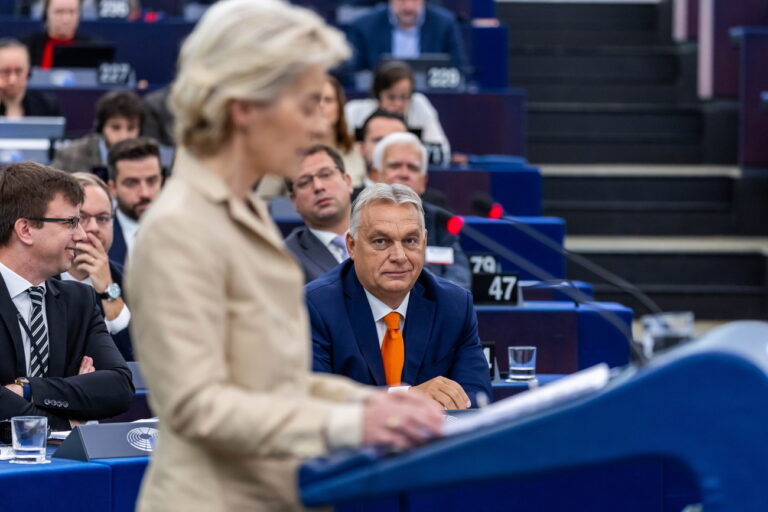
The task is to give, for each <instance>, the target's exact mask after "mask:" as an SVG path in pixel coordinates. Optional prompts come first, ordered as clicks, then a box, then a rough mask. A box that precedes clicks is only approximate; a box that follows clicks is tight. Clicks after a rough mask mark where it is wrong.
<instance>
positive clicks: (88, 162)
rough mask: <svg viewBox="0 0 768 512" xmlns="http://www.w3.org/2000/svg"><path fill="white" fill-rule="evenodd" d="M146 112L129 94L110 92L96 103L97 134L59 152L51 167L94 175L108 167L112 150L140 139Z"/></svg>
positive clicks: (75, 141)
mask: <svg viewBox="0 0 768 512" xmlns="http://www.w3.org/2000/svg"><path fill="white" fill-rule="evenodd" d="M143 119H144V110H143V109H142V107H141V100H140V99H139V97H138V96H137V95H136V94H135V93H133V92H130V91H111V92H108V93H107V94H105V95H104V96H102V97H101V98H99V101H98V102H97V103H96V132H95V133H91V134H88V135H86V136H84V137H80V138H79V139H76V140H73V141H72V142H70V143H69V144H67V145H66V146H64V147H63V148H61V149H59V150H58V151H57V152H56V156H55V158H54V159H53V162H52V163H51V166H53V167H56V168H57V169H61V170H64V171H67V172H93V170H94V169H95V168H104V167H106V166H107V153H108V151H109V149H110V148H111V147H112V146H113V145H115V144H117V143H118V142H120V141H121V140H126V139H133V138H135V137H138V136H139V128H140V127H141V122H142V121H143Z"/></svg>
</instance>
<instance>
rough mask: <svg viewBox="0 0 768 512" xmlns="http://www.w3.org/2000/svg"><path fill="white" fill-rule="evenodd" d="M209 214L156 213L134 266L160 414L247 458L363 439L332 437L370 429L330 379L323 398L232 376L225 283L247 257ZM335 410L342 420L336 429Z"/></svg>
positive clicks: (132, 290)
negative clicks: (337, 399)
mask: <svg viewBox="0 0 768 512" xmlns="http://www.w3.org/2000/svg"><path fill="white" fill-rule="evenodd" d="M188 208H189V210H190V211H192V210H194V208H195V207H194V206H191V205H188ZM203 215H204V213H202V212H201V213H200V214H197V215H194V214H193V215H188V216H186V217H184V218H182V215H181V214H179V215H176V217H177V218H167V217H168V216H165V217H163V218H158V217H155V218H153V219H151V220H152V221H154V222H151V223H147V224H145V225H144V226H142V230H141V231H140V232H139V237H138V240H137V243H136V247H135V250H134V252H133V253H132V255H131V256H132V257H131V261H130V263H129V268H128V272H127V281H126V284H127V293H128V295H129V296H130V297H131V310H132V313H133V322H132V334H133V340H134V344H135V348H136V353H137V355H138V359H139V361H140V363H141V365H142V372H143V374H144V377H145V379H146V381H147V384H148V388H149V392H150V393H149V396H150V401H151V405H152V407H153V409H154V410H155V412H156V413H157V414H158V416H159V417H160V420H161V421H163V422H165V424H166V425H167V426H168V428H170V429H172V430H173V431H174V432H175V433H176V435H178V436H180V437H182V438H184V439H186V440H188V441H190V442H194V443H196V444H198V445H202V446H205V447H207V448H208V449H211V450H215V451H220V452H224V453H233V454H237V455H270V456H285V455H293V456H298V457H309V456H315V455H319V454H321V453H324V452H325V451H327V450H328V448H329V447H330V446H331V442H336V443H342V444H345V443H349V442H354V441H355V439H351V440H350V439H345V440H341V441H338V440H336V439H337V438H336V437H333V439H334V441H332V435H331V430H333V431H334V432H336V430H337V429H338V428H342V427H343V425H347V427H343V428H352V429H357V430H356V431H357V432H360V430H361V428H362V427H360V426H357V427H355V426H354V425H361V413H358V412H356V410H353V409H354V408H358V410H360V409H359V408H360V407H361V406H360V405H352V404H350V405H342V404H334V403H333V401H331V400H326V399H324V396H326V394H327V396H332V395H334V394H335V393H336V392H332V393H331V392H326V390H327V389H330V388H329V386H327V385H325V384H322V385H318V386H313V387H312V389H315V388H316V389H319V390H322V392H321V393H318V395H319V398H318V397H315V396H312V395H311V394H309V393H306V392H305V390H303V389H302V390H296V392H295V393H293V392H292V391H291V390H290V389H289V390H285V391H283V392H281V393H280V394H278V393H275V392H268V391H260V390H253V389H246V388H244V387H241V386H238V385H236V384H235V383H234V382H232V380H231V379H230V378H229V375H228V364H229V363H228V358H231V357H233V356H232V354H228V353H226V350H225V343H224V340H225V339H227V336H231V335H232V333H230V332H229V331H228V327H229V326H228V323H227V314H228V306H231V304H229V303H228V302H227V299H228V297H227V296H226V290H225V288H226V287H225V286H224V283H225V282H226V281H225V279H226V273H227V269H228V267H229V266H231V264H232V261H231V259H232V258H243V257H247V256H246V255H232V254H231V253H232V251H231V246H230V245H228V244H227V241H226V240H222V239H221V238H223V236H222V235H221V234H220V233H221V231H226V230H221V229H217V226H215V225H214V226H211V225H206V224H205V221H202V222H201V221H200V219H199V217H202V216H203ZM190 217H192V218H190ZM193 219H195V220H193ZM201 231H202V232H203V233H202V234H201ZM217 238H218V239H217ZM250 256H253V255H250ZM242 306H243V304H237V305H235V306H232V307H242ZM241 345H242V344H241ZM297 371H300V370H297ZM332 417H334V418H335V420H334V421H335V423H334V425H342V427H329V425H330V423H331V421H332V420H331V418H332ZM349 425H352V427H348V426H349ZM355 435H356V436H357V438H358V439H359V434H355V433H353V436H355Z"/></svg>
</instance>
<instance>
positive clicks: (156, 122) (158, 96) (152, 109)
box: [141, 87, 176, 146]
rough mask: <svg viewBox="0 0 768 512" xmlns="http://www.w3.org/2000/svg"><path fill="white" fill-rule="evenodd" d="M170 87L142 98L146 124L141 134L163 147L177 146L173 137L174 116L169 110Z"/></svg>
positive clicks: (142, 127)
mask: <svg viewBox="0 0 768 512" xmlns="http://www.w3.org/2000/svg"><path fill="white" fill-rule="evenodd" d="M170 92H171V88H170V87H163V88H161V89H158V90H156V91H152V92H151V93H149V94H146V95H144V97H142V98H141V103H142V105H143V107H144V123H143V124H142V125H141V134H142V135H144V136H145V137H150V138H153V139H155V140H156V141H157V142H159V143H160V144H162V145H163V146H175V145H176V140H175V138H174V135H173V114H172V113H171V109H169V108H168V95H169V94H170Z"/></svg>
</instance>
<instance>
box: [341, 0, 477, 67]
mask: <svg viewBox="0 0 768 512" xmlns="http://www.w3.org/2000/svg"><path fill="white" fill-rule="evenodd" d="M424 9H425V10H424V24H423V25H422V26H421V32H420V35H419V42H420V46H421V53H447V54H449V55H450V56H451V61H452V63H453V65H454V66H456V67H458V68H459V69H461V70H462V71H465V72H466V71H467V69H468V65H467V54H466V51H465V49H464V41H463V39H462V38H461V33H460V31H459V26H458V23H457V22H456V18H455V17H454V16H453V14H451V13H450V12H449V11H447V10H445V9H443V8H442V7H437V6H435V5H431V4H425V6H424ZM347 37H348V38H349V42H350V44H351V46H352V48H353V51H354V55H353V57H352V67H353V71H359V70H363V69H374V68H375V67H376V66H377V65H378V64H379V60H380V59H381V55H382V54H384V53H392V24H391V23H390V20H389V4H388V3H385V4H382V5H379V6H377V7H374V8H373V9H371V12H369V13H368V14H366V15H364V16H361V17H360V18H359V19H358V20H356V21H355V22H354V23H353V24H352V25H351V26H350V27H349V31H348V34H347Z"/></svg>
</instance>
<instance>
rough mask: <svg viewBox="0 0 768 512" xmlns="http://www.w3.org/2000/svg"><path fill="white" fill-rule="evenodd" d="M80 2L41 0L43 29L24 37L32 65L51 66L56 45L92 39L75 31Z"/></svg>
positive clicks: (69, 44)
mask: <svg viewBox="0 0 768 512" xmlns="http://www.w3.org/2000/svg"><path fill="white" fill-rule="evenodd" d="M80 3H81V2H80V0H45V1H44V2H43V20H44V21H45V31H44V32H38V33H36V34H32V35H31V36H28V37H26V38H24V42H25V43H26V45H27V47H28V48H29V55H30V58H31V60H32V65H33V66H38V67H40V68H41V69H50V68H51V67H53V53H54V52H53V49H54V48H55V47H57V46H71V45H73V44H77V43H90V42H93V41H94V39H93V38H92V37H90V36H87V35H84V34H80V33H78V32H77V28H78V26H79V25H80V7H81V5H80Z"/></svg>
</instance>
